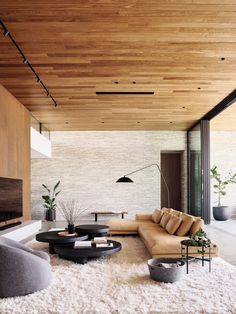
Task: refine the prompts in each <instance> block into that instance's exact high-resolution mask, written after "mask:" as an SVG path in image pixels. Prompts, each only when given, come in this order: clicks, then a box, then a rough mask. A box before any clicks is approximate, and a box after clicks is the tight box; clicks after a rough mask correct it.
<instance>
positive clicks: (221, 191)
mask: <svg viewBox="0 0 236 314" xmlns="http://www.w3.org/2000/svg"><path fill="white" fill-rule="evenodd" d="M211 178H213V179H214V180H215V181H216V183H215V184H214V185H213V188H214V194H216V195H217V202H216V203H217V206H214V207H213V217H214V218H215V220H221V221H223V220H228V219H229V218H230V215H231V207H230V206H223V205H222V197H224V196H225V195H226V189H227V187H228V186H229V185H230V184H234V183H236V173H234V174H233V173H231V172H229V173H228V176H227V177H225V178H222V175H221V174H220V173H219V172H218V169H217V166H213V167H212V168H211Z"/></svg>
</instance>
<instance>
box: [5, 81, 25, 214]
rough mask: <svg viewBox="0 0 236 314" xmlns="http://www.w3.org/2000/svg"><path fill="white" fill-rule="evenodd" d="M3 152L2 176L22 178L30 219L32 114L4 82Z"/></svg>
mask: <svg viewBox="0 0 236 314" xmlns="http://www.w3.org/2000/svg"><path fill="white" fill-rule="evenodd" d="M0 152H1V153H0V176H1V177H9V178H19V179H23V215H24V219H25V220H27V219H30V218H31V204H30V201H31V196H30V113H29V111H28V110H27V109H26V108H25V107H24V106H23V105H22V104H21V103H20V102H19V101H18V100H17V99H16V98H15V97H14V96H12V95H11V94H10V93H9V92H8V91H7V90H6V89H5V88H4V87H3V86H2V85H1V84H0Z"/></svg>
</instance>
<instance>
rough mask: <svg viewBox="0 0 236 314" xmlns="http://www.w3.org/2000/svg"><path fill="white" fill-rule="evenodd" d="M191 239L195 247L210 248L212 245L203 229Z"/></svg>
mask: <svg viewBox="0 0 236 314" xmlns="http://www.w3.org/2000/svg"><path fill="white" fill-rule="evenodd" d="M190 239H191V241H192V244H193V245H194V246H202V247H209V246H210V245H211V240H210V239H209V238H208V237H207V234H206V232H205V231H204V230H202V229H200V230H198V231H197V232H196V233H194V234H192V235H191V237H190Z"/></svg>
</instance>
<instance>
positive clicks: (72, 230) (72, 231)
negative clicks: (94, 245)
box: [68, 224, 75, 234]
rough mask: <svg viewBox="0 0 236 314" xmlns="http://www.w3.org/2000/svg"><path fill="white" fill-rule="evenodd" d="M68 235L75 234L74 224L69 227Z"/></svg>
mask: <svg viewBox="0 0 236 314" xmlns="http://www.w3.org/2000/svg"><path fill="white" fill-rule="evenodd" d="M68 233H69V234H73V233H75V225H74V224H72V225H68Z"/></svg>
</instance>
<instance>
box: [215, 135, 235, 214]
mask: <svg viewBox="0 0 236 314" xmlns="http://www.w3.org/2000/svg"><path fill="white" fill-rule="evenodd" d="M213 165H217V166H218V169H219V172H220V173H222V174H223V176H227V175H228V173H229V171H232V172H233V173H235V172H236V132H232V131H212V132H211V167H212V166H213ZM213 184H214V180H211V203H212V206H216V201H217V196H216V195H215V194H214V193H213ZM222 201H223V205H225V206H234V207H235V208H236V184H234V185H230V186H229V187H228V188H227V194H226V196H225V197H223V198H222ZM235 214H236V210H234V215H235Z"/></svg>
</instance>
